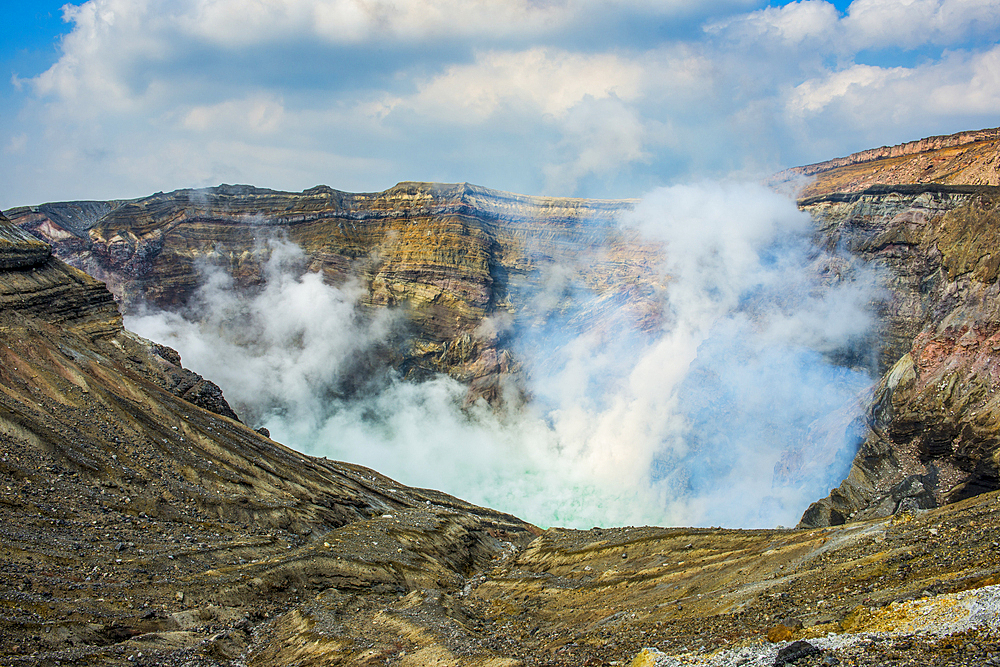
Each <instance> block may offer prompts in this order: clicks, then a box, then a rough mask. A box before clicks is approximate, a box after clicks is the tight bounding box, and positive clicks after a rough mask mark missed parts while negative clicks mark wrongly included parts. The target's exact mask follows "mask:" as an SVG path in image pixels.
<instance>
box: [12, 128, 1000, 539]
mask: <svg viewBox="0 0 1000 667" xmlns="http://www.w3.org/2000/svg"><path fill="white" fill-rule="evenodd" d="M998 146H1000V131H998V130H996V129H992V130H981V131H976V132H966V133H960V134H957V135H950V136H946V137H930V138H928V139H923V140H920V141H916V142H910V143H908V144H904V145H901V146H895V147H884V148H881V149H873V150H871V151H864V152H862V153H858V154H855V155H852V156H849V157H847V158H840V159H837V160H832V161H829V162H825V163H820V164H816V165H809V166H807V167H801V168H797V169H793V170H789V171H788V172H783V173H782V174H779V175H778V176H776V177H775V179H773V182H775V183H779V182H781V181H784V182H786V183H787V182H791V180H794V179H795V178H801V177H808V178H811V179H812V180H811V181H810V182H809V183H808V184H807V185H806V187H805V189H803V190H802V191H801V193H800V194H801V196H802V199H800V202H799V203H800V206H801V207H802V208H803V209H804V210H806V211H808V212H809V213H810V214H811V215H812V217H813V219H814V221H815V222H816V236H817V240H818V241H819V243H820V244H822V245H825V246H826V247H828V248H830V249H844V250H847V251H849V252H851V253H853V254H854V255H856V256H859V257H861V258H863V259H864V260H865V261H866V262H867V263H869V264H870V265H872V266H875V267H878V268H879V269H880V270H881V271H882V274H881V276H882V281H883V285H884V287H885V296H884V298H882V299H881V300H880V301H879V302H878V303H877V304H875V307H877V308H878V310H879V321H880V327H879V330H878V331H877V332H876V335H874V336H873V337H872V339H871V340H870V341H868V343H869V344H867V345H864V346H859V347H858V349H855V350H848V351H842V352H840V353H838V354H837V355H835V356H836V358H837V359H838V360H839V361H841V362H842V363H844V364H847V365H851V366H855V367H863V368H867V369H869V370H870V371H872V373H873V375H874V376H875V377H881V380H880V381H879V383H878V386H877V388H876V391H875V394H874V398H873V401H872V404H871V409H870V411H869V416H868V422H869V424H868V426H869V427H870V430H869V432H868V434H867V437H866V438H865V440H864V442H863V444H862V445H861V447H860V450H859V452H858V455H857V457H856V458H855V460H854V465H853V467H852V469H851V472H850V474H849V476H848V477H847V479H846V480H845V481H844V482H843V484H841V485H840V486H839V487H838V488H837V489H834V490H833V491H832V492H831V495H830V497H829V498H826V499H823V500H821V501H819V502H818V503H816V504H815V505H814V506H812V507H810V508H809V510H807V511H806V513H805V515H804V516H803V525H827V524H831V523H834V524H835V523H840V522H844V521H848V520H849V519H851V518H852V517H853V518H858V517H862V516H884V515H888V514H891V513H893V512H897V511H901V510H909V509H925V508H928V507H932V506H936V505H939V504H941V503H945V502H950V501H952V500H956V499H961V498H966V497H969V496H970V495H973V494H975V493H980V492H982V491H985V490H990V489H994V488H998V486H1000V473H998V468H1000V466H998V452H1000V423H998V421H997V420H998V418H1000V408H998V407H997V405H996V404H995V401H994V400H993V396H994V394H995V391H994V390H995V388H996V387H995V385H996V382H997V380H996V378H997V377H1000V371H997V370H996V369H995V368H994V367H995V366H996V365H997V363H996V362H997V355H998V353H997V351H996V350H994V349H993V348H994V346H998V343H997V338H996V336H997V335H998V332H1000V313H998V307H997V305H996V304H997V303H998V302H1000V301H998V299H997V297H998V296H1000V295H998V291H1000V287H998V282H997V274H998V271H1000V254H998V253H997V252H996V251H995V249H996V248H997V247H998V245H1000V237H998V232H997V230H998V229H1000V224H997V223H998V221H1000V220H998V218H997V213H996V205H997V203H998V202H1000V190H998V187H1000V186H998V184H1000V171H998V165H1000V157H998ZM630 206H631V203H630V202H626V201H607V202H598V201H589V200H579V199H559V198H542V197H526V196H521V195H514V194H510V193H502V192H496V191H492V190H487V189H485V188H480V187H477V186H472V185H468V184H458V185H440V184H427V183H401V184H399V185H397V186H396V187H394V188H391V189H389V190H387V191H385V192H381V193H368V194H350V193H344V192H339V191H336V190H332V189H330V188H327V187H323V186H319V187H316V188H312V189H310V190H306V191H304V192H302V193H287V192H276V191H272V190H264V189H259V188H252V187H249V186H220V187H218V188H209V189H204V190H181V191H177V192H172V193H166V194H164V193H158V194H156V195H152V196H150V197H146V198H143V199H138V200H132V201H110V202H72V203H63V204H45V205H41V206H36V207H27V208H21V209H15V210H13V211H10V212H8V213H9V215H10V216H11V217H12V218H13V220H14V221H15V222H16V223H17V224H18V225H19V226H20V227H22V228H23V229H26V230H30V231H33V232H34V233H36V234H39V235H41V236H42V237H44V238H46V239H48V240H49V241H51V242H52V243H53V244H54V246H55V248H56V251H57V254H58V255H59V256H60V257H63V258H65V259H67V260H68V261H70V262H71V263H73V264H75V265H76V266H79V267H82V268H84V269H86V270H87V271H88V272H90V273H91V274H92V275H95V276H97V277H99V278H100V279H101V280H103V281H105V282H106V283H107V285H108V287H109V288H110V289H111V290H112V292H114V293H115V294H116V297H117V298H118V300H119V303H120V304H121V307H122V308H123V309H125V310H126V312H129V311H130V309H133V308H135V307H136V306H137V304H139V303H140V302H141V301H149V302H151V303H153V304H154V305H158V306H162V307H179V306H181V305H183V304H184V303H186V302H187V301H188V300H189V299H190V297H191V295H192V294H193V292H194V290H195V289H196V287H197V285H198V284H199V281H200V275H199V266H200V265H201V264H202V263H203V262H206V261H208V262H213V263H215V264H217V265H220V266H222V267H224V268H225V269H226V270H227V271H228V272H229V273H230V274H231V275H232V276H233V277H234V278H235V281H236V283H237V285H238V286H240V287H242V288H248V289H249V288H253V287H254V286H255V285H258V284H260V282H261V280H262V279H263V276H262V270H263V269H262V267H263V265H264V262H265V261H266V259H267V256H268V253H269V250H268V246H267V245H266V244H265V243H262V242H261V241H262V240H263V239H265V238H268V237H270V236H272V235H275V234H278V235H283V236H284V237H286V238H288V239H290V240H292V241H294V242H295V243H297V244H299V245H300V246H301V247H302V248H303V249H304V250H305V252H306V255H307V258H308V259H307V262H308V265H309V267H310V268H311V269H312V270H316V271H322V272H323V274H324V276H325V278H326V280H327V281H329V282H331V283H340V282H343V281H346V280H348V279H350V278H351V277H358V278H360V280H361V281H362V282H363V284H364V286H365V287H366V288H367V291H366V292H365V293H366V295H367V296H366V297H365V303H366V304H367V305H368V306H370V307H379V306H393V305H394V306H400V307H401V310H403V311H405V312H406V313H407V317H408V319H409V327H410V328H408V329H407V332H406V335H405V336H404V337H403V338H402V339H401V340H394V341H392V342H391V343H390V344H388V346H387V347H386V349H380V351H379V352H380V358H383V359H385V360H386V361H387V363H389V364H391V365H393V366H394V367H395V368H396V369H398V370H399V371H400V372H401V373H402V374H403V375H404V376H405V377H409V378H421V377H425V376H427V375H429V374H431V373H437V372H443V373H448V374H450V375H452V376H453V377H456V378H458V379H459V380H461V381H463V382H465V383H467V384H468V386H469V387H470V397H471V398H475V397H479V396H483V397H486V398H487V399H489V400H491V401H497V400H499V398H500V387H501V386H503V384H504V383H503V378H504V377H505V376H508V375H516V374H517V373H518V372H519V370H520V362H519V360H518V358H517V355H516V354H515V352H514V350H513V349H512V348H511V346H510V341H509V340H508V339H507V337H505V335H503V334H502V333H501V334H497V333H496V332H492V333H491V332H489V331H488V329H489V327H484V326H483V323H484V320H485V318H488V317H490V316H496V315H503V316H507V317H511V318H513V320H514V321H515V323H516V325H517V326H519V327H529V326H544V325H545V322H546V321H547V318H549V317H551V316H552V315H553V313H556V314H565V313H566V312H570V313H571V316H568V317H567V318H566V322H565V323H564V326H567V327H569V328H571V329H572V328H576V330H580V331H582V330H584V329H591V330H601V329H602V328H605V329H607V330H608V331H609V332H610V333H611V334H613V332H614V331H615V326H616V324H615V321H614V320H613V319H612V318H611V317H610V316H609V313H610V312H611V311H612V310H616V311H620V308H618V307H619V306H621V305H622V304H625V310H626V312H627V313H628V317H630V318H631V320H632V323H633V324H636V325H638V326H639V327H640V328H645V329H648V330H652V329H655V328H657V327H658V326H659V324H660V323H661V320H662V313H661V312H660V303H661V299H660V294H661V293H662V290H663V289H664V285H663V284H661V281H660V279H659V278H657V276H656V271H655V267H656V266H658V265H659V252H660V249H659V248H658V247H657V246H655V245H650V244H646V243H643V242H642V240H641V239H639V238H638V237H637V236H635V235H634V234H632V233H630V232H627V231H624V230H623V229H621V228H620V227H618V226H617V225H615V224H613V221H614V219H615V217H616V216H618V215H620V214H621V213H622V212H624V211H625V210H627V209H628V208H629V207H630ZM555 266H558V267H560V268H561V270H563V271H568V272H569V273H571V274H572V276H573V279H574V280H575V281H576V282H577V283H578V284H579V285H583V286H585V288H586V289H587V290H588V291H589V292H590V295H591V296H592V297H593V298H591V299H588V300H586V301H585V302H580V301H579V300H578V301H577V302H576V303H573V296H572V295H568V294H562V295H557V298H556V301H557V303H555V305H552V303H548V304H547V305H545V306H540V305H538V304H539V302H540V300H539V299H537V298H535V297H537V295H538V294H540V293H542V292H544V291H545V288H546V286H547V283H546V280H547V278H548V277H549V276H548V274H547V271H548V269H550V268H551V267H555ZM612 305H614V306H615V308H610V307H609V306H612ZM998 349H1000V347H998ZM162 365H163V364H161V366H162ZM177 365H178V364H176V363H174V366H177ZM192 381H193V382H192ZM170 382H172V383H173V386H175V388H176V389H177V390H178V391H180V393H181V394H185V395H187V396H188V397H189V398H191V399H192V400H198V401H201V402H202V403H201V404H202V405H205V406H211V405H212V404H214V403H216V402H217V401H216V398H217V394H215V393H214V392H213V391H211V390H208V391H203V390H201V389H199V388H198V386H196V385H197V380H195V379H194V378H180V377H173V378H172V379H171V380H170ZM220 409H221V408H220ZM795 456H798V457H800V458H801V456H803V453H802V452H793V453H790V455H789V458H788V459H787V460H785V461H783V462H782V464H781V465H782V466H784V468H782V470H784V469H785V468H787V469H788V471H789V472H788V474H794V469H795V467H796V465H800V464H801V461H799V462H798V463H796V461H795V460H793V459H794V458H795ZM778 472H779V473H781V472H782V471H778Z"/></svg>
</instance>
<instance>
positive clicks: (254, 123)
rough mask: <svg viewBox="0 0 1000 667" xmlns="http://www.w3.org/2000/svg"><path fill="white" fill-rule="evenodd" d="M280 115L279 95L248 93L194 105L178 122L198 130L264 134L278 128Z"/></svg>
mask: <svg viewBox="0 0 1000 667" xmlns="http://www.w3.org/2000/svg"><path fill="white" fill-rule="evenodd" d="M284 115H285V108H284V104H283V103H282V101H281V100H280V99H277V98H275V97H273V96H271V95H252V96H250V97H248V98H245V99H241V100H226V101H225V102H220V103H219V104H212V105H201V106H196V107H194V108H192V109H191V110H189V111H188V112H187V113H185V114H184V117H183V120H182V124H183V126H184V127H185V128H188V129H192V130H200V131H207V130H212V131H223V132H233V131H236V132H240V131H248V132H251V133H253V134H266V133H270V132H274V131H275V130H277V129H279V128H280V126H281V122H282V120H283V118H284Z"/></svg>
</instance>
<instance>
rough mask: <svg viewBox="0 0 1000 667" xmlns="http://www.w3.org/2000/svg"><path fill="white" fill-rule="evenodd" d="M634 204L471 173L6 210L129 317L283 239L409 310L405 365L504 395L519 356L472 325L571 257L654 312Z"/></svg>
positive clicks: (594, 317)
mask: <svg viewBox="0 0 1000 667" xmlns="http://www.w3.org/2000/svg"><path fill="white" fill-rule="evenodd" d="M628 206H629V202H626V201H592V200H583V199H561V198H543V197H527V196H521V195H514V194H509V193H503V192H497V191H493V190H488V189H486V188H481V187H477V186H473V185H469V184H458V185H441V184H432V183H401V184H399V185H397V186H395V187H393V188H391V189H389V190H386V191H385V192H380V193H373V194H351V193H345V192H340V191H337V190H332V189H330V188H328V187H325V186H319V187H315V188H311V189H309V190H306V191H304V192H302V193H290V192H275V191H272V190H264V189H260V188H254V187H249V186H229V185H223V186H219V187H217V188H208V189H202V190H179V191H176V192H171V193H167V194H163V193H159V194H155V195H152V196H150V197H146V198H142V199H138V200H132V201H111V202H66V203H55V204H44V205H42V206H35V207H28V208H18V209H13V210H11V211H9V215H10V216H11V217H12V219H13V220H14V221H15V222H16V224H18V225H19V226H20V227H21V228H23V229H26V230H28V231H31V232H33V233H35V234H37V235H39V236H40V237H41V238H44V239H45V240H47V241H48V242H50V243H52V244H53V247H54V248H55V252H56V254H57V255H58V256H59V257H60V258H62V259H64V260H65V261H67V262H69V263H70V264H72V265H74V266H77V267H80V268H82V269H83V270H85V271H87V272H88V273H90V274H91V275H93V276H96V277H99V278H100V279H101V280H103V281H104V282H105V283H106V284H107V286H108V288H109V289H110V290H111V291H112V293H114V294H115V297H116V299H117V300H118V302H119V303H120V304H121V307H122V309H123V311H124V312H125V313H126V314H128V313H129V312H132V310H133V309H134V308H135V307H137V306H139V305H141V304H143V303H149V304H152V305H154V306H158V307H178V306H182V305H184V304H185V303H186V302H187V301H188V299H190V297H191V296H192V295H193V294H194V292H195V291H196V289H197V288H198V286H199V285H200V284H201V282H202V275H201V273H200V272H199V262H204V261H207V262H211V263H213V264H216V265H221V266H222V267H224V268H225V270H226V271H227V272H228V273H229V274H231V275H232V276H233V277H234V278H235V282H236V287H237V288H247V287H253V286H255V285H258V284H259V283H260V282H261V281H262V280H263V265H264V263H265V262H266V261H267V259H268V257H269V256H270V248H269V247H268V246H267V245H266V244H265V243H264V242H265V241H267V240H270V239H274V238H278V237H281V238H285V239H287V240H289V241H292V242H294V243H295V244H297V245H299V246H300V247H302V248H303V249H304V250H305V251H306V253H307V256H308V268H309V270H312V271H320V272H322V274H323V276H324V278H325V280H326V281H328V282H330V283H332V284H342V283H344V282H345V281H347V280H349V279H350V278H353V277H360V278H361V279H362V280H363V281H364V283H365V286H366V289H367V294H368V296H367V298H366V302H367V303H368V304H369V305H372V306H395V305H401V304H402V305H405V306H406V309H407V318H408V321H409V322H410V323H411V324H412V327H413V328H412V330H411V332H410V334H409V335H408V336H407V337H406V339H405V340H403V341H400V344H399V345H398V346H396V347H395V348H394V349H392V350H389V351H387V353H389V354H391V355H392V358H393V362H394V364H395V365H396V366H397V367H398V368H399V369H400V370H401V371H402V372H403V374H404V376H407V377H420V376H422V375H426V374H427V373H430V372H438V371H443V372H446V373H448V374H450V375H452V376H454V377H456V378H459V379H461V380H463V381H467V382H469V383H470V385H471V387H472V389H473V392H475V393H476V394H477V395H484V396H487V397H489V398H494V397H495V396H496V385H497V382H498V377H499V376H500V375H501V374H503V373H505V372H507V371H508V370H509V369H510V360H511V355H510V353H509V350H507V349H506V347H505V341H504V340H502V338H499V339H498V337H497V335H496V334H485V333H482V332H480V333H479V334H477V328H479V326H480V324H481V323H482V321H483V319H484V318H485V317H487V316H488V315H490V314H493V313H496V312H507V311H508V310H509V311H511V312H515V311H516V312H518V314H519V315H520V316H521V317H523V318H531V317H535V316H536V315H538V313H534V312H527V311H526V310H525V308H524V306H525V304H526V302H527V301H528V299H530V296H531V295H533V294H535V293H537V292H539V291H542V290H543V289H544V285H540V284H539V283H540V282H541V281H544V280H545V276H543V275H542V273H541V270H542V269H544V268H547V267H549V266H553V265H557V264H558V265H563V266H571V267H573V269H574V271H578V272H581V273H582V274H583V275H582V276H581V279H582V280H583V282H584V283H586V284H587V285H588V286H592V287H593V288H595V290H596V291H597V293H598V294H600V296H601V301H607V300H618V301H625V302H628V303H629V304H634V309H635V317H636V318H637V320H638V321H641V320H642V318H645V317H648V318H655V317H657V313H656V312H655V306H654V304H653V302H652V301H651V300H649V299H646V298H644V297H645V296H647V295H646V294H645V293H644V291H648V290H649V289H652V288H651V286H650V285H649V276H650V275H651V273H650V271H649V269H650V266H651V263H652V262H655V261H657V256H656V249H655V248H653V247H649V246H647V245H644V244H642V243H641V242H640V240H639V239H638V237H637V236H636V235H635V234H631V235H629V234H628V233H623V232H622V230H620V229H619V228H618V227H617V226H615V225H614V224H613V217H614V214H615V213H617V212H620V211H621V210H623V209H624V208H626V207H628ZM588 248H590V249H593V251H594V254H592V255H591V256H588V257H586V258H585V260H584V261H583V262H581V261H580V258H579V257H578V253H580V252H581V250H586V249H588ZM600 317H601V303H600V302H599V303H595V304H594V305H593V307H592V308H590V309H588V310H587V311H586V312H583V313H580V315H579V318H580V320H581V322H582V323H585V324H586V326H588V327H593V326H595V324H596V323H597V322H598V321H599V320H600Z"/></svg>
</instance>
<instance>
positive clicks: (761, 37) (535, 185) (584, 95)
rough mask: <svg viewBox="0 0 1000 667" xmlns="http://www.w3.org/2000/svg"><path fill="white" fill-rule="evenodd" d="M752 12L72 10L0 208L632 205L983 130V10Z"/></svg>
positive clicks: (415, 3) (573, 3)
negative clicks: (314, 189)
mask: <svg viewBox="0 0 1000 667" xmlns="http://www.w3.org/2000/svg"><path fill="white" fill-rule="evenodd" d="M762 4H763V3H761V2H760V1H759V0H717V1H714V2H708V3H689V2H687V3H681V2H668V3H657V2H649V1H648V0H620V1H614V0H567V1H565V2H558V3H547V2H545V3H539V2H533V1H530V0H514V1H499V0H497V1H493V0H479V1H477V2H458V1H457V0H456V1H454V2H452V1H450V0H449V1H448V2H440V3H427V2H424V1H423V0H403V1H399V2H383V1H381V0H325V1H323V2H313V1H311V0H310V1H307V0H275V1H273V2H255V3H245V2H235V1H234V0H179V1H171V2H167V1H166V0H89V1H88V2H84V3H82V4H80V5H78V6H77V5H67V8H66V10H65V12H66V18H67V20H68V21H69V22H70V24H71V26H72V29H71V30H70V32H69V33H68V34H67V35H65V37H64V38H63V39H62V41H61V43H60V44H59V53H60V55H59V57H58V59H57V60H56V61H55V62H54V63H52V65H51V66H50V67H49V68H48V69H47V70H45V71H43V72H39V73H36V74H35V75H34V76H31V75H28V74H25V73H20V74H15V75H14V76H13V77H12V79H11V83H10V84H9V88H8V90H9V93H10V95H9V96H6V97H4V98H0V111H2V113H0V118H3V126H2V128H0V129H2V132H0V140H2V141H3V144H4V145H12V143H13V144H16V143H18V142H20V141H21V140H20V139H17V138H18V137H22V136H27V137H28V141H27V144H25V145H28V144H30V146H31V150H26V151H23V152H20V153H18V156H19V157H18V160H17V163H16V164H13V163H8V164H4V165H0V170H2V171H0V177H2V178H3V180H4V181H5V183H7V184H8V185H7V187H6V188H5V190H4V192H3V193H0V194H2V197H3V201H0V205H2V206H12V205H15V204H27V203H37V202H38V201H41V200H45V199H48V200H51V199H69V198H121V197H127V196H141V195H144V194H148V193H149V192H153V191H157V190H169V189H172V188H175V187H187V186H204V185H216V184H218V182H220V181H224V182H233V181H251V182H253V183H254V184H257V185H263V186H268V187H275V188H284V189H292V190H299V189H303V188H306V187H311V186H313V185H315V184H317V183H327V184H329V185H332V186H334V187H338V188H341V189H348V190H361V191H371V190H380V189H383V188H386V187H389V186H391V185H392V184H393V183H395V182H397V181H400V180H442V181H450V182H456V181H473V182H477V183H480V184H483V185H487V186H491V187H496V188H500V189H507V190H514V191H520V192H526V193H532V194H554V195H580V196H602V197H603V196H607V197H622V196H638V195H640V194H641V193H642V192H643V191H645V190H647V189H648V188H649V187H652V186H654V185H662V184H667V183H671V182H677V181H684V180H688V179H692V178H700V177H714V176H719V175H726V174H731V173H742V174H747V175H754V176H763V175H766V173H767V172H769V171H772V170H777V169H779V168H782V167H785V166H790V165H793V164H802V163H807V162H814V161H817V160H821V159H825V158H829V157H832V156H834V155H842V154H845V153H848V152H851V151H853V150H857V149H863V148H867V147H869V145H870V144H871V143H872V142H874V143H875V144H876V145H881V144H887V143H894V142H898V141H907V140H911V139H915V138H918V137H920V136H925V135H929V134H941V133H946V132H951V131H958V130H963V129H970V128H976V127H985V126H990V125H994V124H995V123H996V119H995V113H994V109H995V104H994V102H995V100H996V94H995V90H996V81H995V74H994V73H995V72H996V71H997V68H996V67H995V62H994V61H995V59H996V56H995V49H996V48H997V38H996V35H997V34H1000V31H998V28H1000V10H998V8H997V6H996V3H995V2H992V1H991V0H910V1H909V2H902V1H900V0H856V1H855V2H854V3H853V4H851V5H850V6H849V7H848V8H847V10H846V11H845V12H839V11H838V10H837V9H836V8H835V7H834V5H833V4H831V3H829V2H826V1H825V0H801V1H798V2H790V3H785V4H784V5H781V6H766V7H761V5H762ZM927 101H930V104H927ZM864 105H872V106H873V107H874V112H873V113H865V112H864V109H863V107H864ZM900 119H902V122H900ZM832 120H835V121H836V122H832ZM165 146H170V147H171V148H169V149H167V148H165ZM245 154H251V155H252V154H256V156H257V157H256V159H250V160H247V159H235V158H234V157H233V156H234V155H245ZM136 164H140V165H142V168H139V169H136V168H135V165H136ZM310 165H312V166H310ZM359 165H360V167H359Z"/></svg>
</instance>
